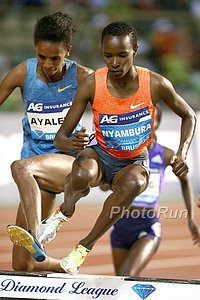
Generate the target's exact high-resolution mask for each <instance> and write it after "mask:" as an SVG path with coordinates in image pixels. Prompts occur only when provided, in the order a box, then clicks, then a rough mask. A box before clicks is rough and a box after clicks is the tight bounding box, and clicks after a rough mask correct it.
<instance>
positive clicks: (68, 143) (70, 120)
mask: <svg viewBox="0 0 200 300" xmlns="http://www.w3.org/2000/svg"><path fill="white" fill-rule="evenodd" d="M93 98H94V73H93V74H91V75H89V76H88V77H87V78H86V79H84V80H83V81H82V82H81V83H80V85H79V87H78V90H77V92H76V94H75V97H74V101H73V104H72V106H71V108H70V110H69V112H68V113H67V115H66V117H65V119H64V122H63V124H62V125H61V127H60V128H59V130H58V132H57V134H56V137H55V139H54V144H55V146H56V147H57V148H58V149H59V150H60V151H62V152H69V151H74V150H77V148H76V147H77V141H76V140H74V139H70V138H69V136H70V135H71V133H72V132H73V130H74V128H75V127H76V125H77V123H78V121H79V120H80V119H81V117H82V115H83V113H84V111H85V109H86V106H87V104H88V102H90V101H92V99H93ZM81 136H82V137H80V140H79V142H82V143H85V141H86V139H87V138H88V135H87V134H86V133H84V132H83V134H82V135H81Z"/></svg>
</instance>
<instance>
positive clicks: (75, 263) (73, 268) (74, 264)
mask: <svg viewBox="0 0 200 300" xmlns="http://www.w3.org/2000/svg"><path fill="white" fill-rule="evenodd" d="M89 252H90V250H88V249H87V248H85V247H84V246H82V245H81V244H77V245H76V246H75V247H74V249H73V250H72V251H71V252H70V253H69V254H68V256H66V257H64V258H63V259H61V261H60V267H61V268H62V269H63V270H64V271H65V272H66V273H68V274H71V275H75V274H77V273H78V271H79V269H80V266H81V265H82V263H83V262H84V261H85V259H86V257H87V255H88V254H89Z"/></svg>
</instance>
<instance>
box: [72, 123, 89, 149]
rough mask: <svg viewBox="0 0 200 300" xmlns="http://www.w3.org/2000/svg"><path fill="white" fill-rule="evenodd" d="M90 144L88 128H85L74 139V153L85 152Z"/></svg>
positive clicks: (75, 134)
mask: <svg viewBox="0 0 200 300" xmlns="http://www.w3.org/2000/svg"><path fill="white" fill-rule="evenodd" d="M88 143H89V135H88V134H87V133H86V128H85V127H83V128H82V129H81V131H79V132H75V133H74V136H73V138H72V145H73V150H74V151H78V152H79V151H81V150H83V149H84V148H85V147H86V146H87V145H88Z"/></svg>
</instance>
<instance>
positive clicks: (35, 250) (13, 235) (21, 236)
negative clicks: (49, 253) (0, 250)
mask: <svg viewBox="0 0 200 300" xmlns="http://www.w3.org/2000/svg"><path fill="white" fill-rule="evenodd" d="M6 231H7V234H8V236H9V238H10V240H11V242H13V244H14V245H16V246H22V247H24V248H26V249H27V250H28V251H29V252H30V253H31V255H32V257H33V258H34V259H35V260H36V261H38V262H42V261H44V260H45V259H46V254H45V252H44V249H43V247H42V245H41V244H40V242H39V241H38V240H37V239H36V237H35V236H34V234H33V233H32V232H31V231H27V230H25V229H24V228H22V227H19V226H16V225H8V226H7V228H6Z"/></svg>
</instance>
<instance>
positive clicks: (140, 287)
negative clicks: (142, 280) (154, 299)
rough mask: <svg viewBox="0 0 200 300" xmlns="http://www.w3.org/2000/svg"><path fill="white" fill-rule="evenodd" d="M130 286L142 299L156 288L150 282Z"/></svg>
mask: <svg viewBox="0 0 200 300" xmlns="http://www.w3.org/2000/svg"><path fill="white" fill-rule="evenodd" d="M131 288H132V290H134V291H135V293H136V294H138V296H139V297H140V298H141V299H142V300H144V299H146V298H147V297H149V295H150V294H152V293H153V292H154V291H155V290H156V288H155V287H154V286H153V285H151V284H135V285H133V286H132V287H131Z"/></svg>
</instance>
